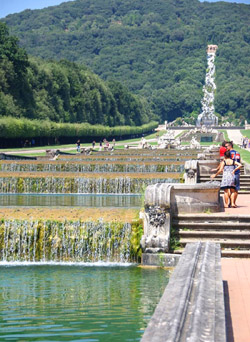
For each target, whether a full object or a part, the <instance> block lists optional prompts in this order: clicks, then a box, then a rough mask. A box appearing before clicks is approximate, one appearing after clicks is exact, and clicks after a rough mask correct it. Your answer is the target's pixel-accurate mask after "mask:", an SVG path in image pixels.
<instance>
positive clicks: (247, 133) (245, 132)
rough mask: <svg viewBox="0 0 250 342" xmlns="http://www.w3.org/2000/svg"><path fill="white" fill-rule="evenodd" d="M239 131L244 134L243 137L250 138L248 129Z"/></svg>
mask: <svg viewBox="0 0 250 342" xmlns="http://www.w3.org/2000/svg"><path fill="white" fill-rule="evenodd" d="M240 133H241V134H242V135H243V136H244V137H248V139H250V129H242V130H241V131H240Z"/></svg>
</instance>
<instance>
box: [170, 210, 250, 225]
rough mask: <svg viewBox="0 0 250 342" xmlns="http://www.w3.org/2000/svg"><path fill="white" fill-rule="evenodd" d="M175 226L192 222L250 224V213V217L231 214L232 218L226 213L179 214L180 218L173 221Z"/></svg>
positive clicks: (176, 217)
mask: <svg viewBox="0 0 250 342" xmlns="http://www.w3.org/2000/svg"><path fill="white" fill-rule="evenodd" d="M172 222H173V224H177V223H178V222H179V223H183V222H185V223H186V222H192V223H193V224H196V223H199V222H200V223H203V222H204V223H222V224H225V225H226V224H228V223H229V224H230V223H233V224H235V226H236V225H238V224H241V223H249V222H250V212H249V215H241V214H240V215H239V214H231V215H230V216H229V215H227V214H224V213H218V214H213V213H211V214H179V215H178V216H174V217H173V220H172Z"/></svg>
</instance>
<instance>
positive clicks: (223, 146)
mask: <svg viewBox="0 0 250 342" xmlns="http://www.w3.org/2000/svg"><path fill="white" fill-rule="evenodd" d="M226 150H227V148H226V141H223V143H222V144H221V146H220V159H224V153H225V152H226Z"/></svg>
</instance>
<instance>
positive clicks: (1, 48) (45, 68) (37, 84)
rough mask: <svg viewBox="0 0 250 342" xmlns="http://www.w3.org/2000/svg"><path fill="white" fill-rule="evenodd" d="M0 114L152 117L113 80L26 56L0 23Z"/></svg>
mask: <svg viewBox="0 0 250 342" xmlns="http://www.w3.org/2000/svg"><path fill="white" fill-rule="evenodd" d="M0 76H1V77H0V116H14V117H17V118H20V117H26V118H29V119H39V120H51V121H55V122H70V123H82V122H87V123H89V124H92V125H95V124H103V125H107V126H110V127H113V126H118V125H130V126H135V125H137V126H140V125H143V124H145V123H148V122H149V121H150V120H151V119H152V118H153V115H152V114H151V111H150V109H149V108H148V107H147V103H145V102H144V101H142V99H140V98H139V97H138V96H136V95H133V94H131V92H129V91H128V89H127V88H126V87H125V86H123V85H122V84H120V83H118V82H115V81H113V82H111V81H110V83H109V84H108V83H107V82H104V81H103V80H101V79H100V78H99V77H98V76H97V75H95V74H94V73H92V72H91V71H90V70H88V69H87V68H86V67H85V66H83V65H77V64H76V63H73V62H69V61H67V60H60V61H52V60H50V61H44V60H41V59H39V58H34V57H30V58H28V56H27V54H26V52H25V50H24V49H23V48H20V47H19V46H18V42H17V39H16V38H14V37H12V36H10V35H9V33H8V29H7V27H6V25H5V24H3V23H0Z"/></svg>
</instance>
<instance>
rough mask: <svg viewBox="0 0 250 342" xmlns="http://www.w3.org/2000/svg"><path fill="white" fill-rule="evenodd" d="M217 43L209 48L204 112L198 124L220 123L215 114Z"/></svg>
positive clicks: (212, 124)
mask: <svg viewBox="0 0 250 342" xmlns="http://www.w3.org/2000/svg"><path fill="white" fill-rule="evenodd" d="M217 48H218V47H217V45H208V50H207V72H206V78H205V85H204V86H203V94H204V95H203V99H202V101H201V104H202V113H201V114H200V115H199V116H198V119H197V122H196V126H198V127H200V126H202V125H205V126H215V125H218V117H217V116H216V115H215V114H214V93H215V90H216V84H215V65H214V60H215V53H216V49H217Z"/></svg>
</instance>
